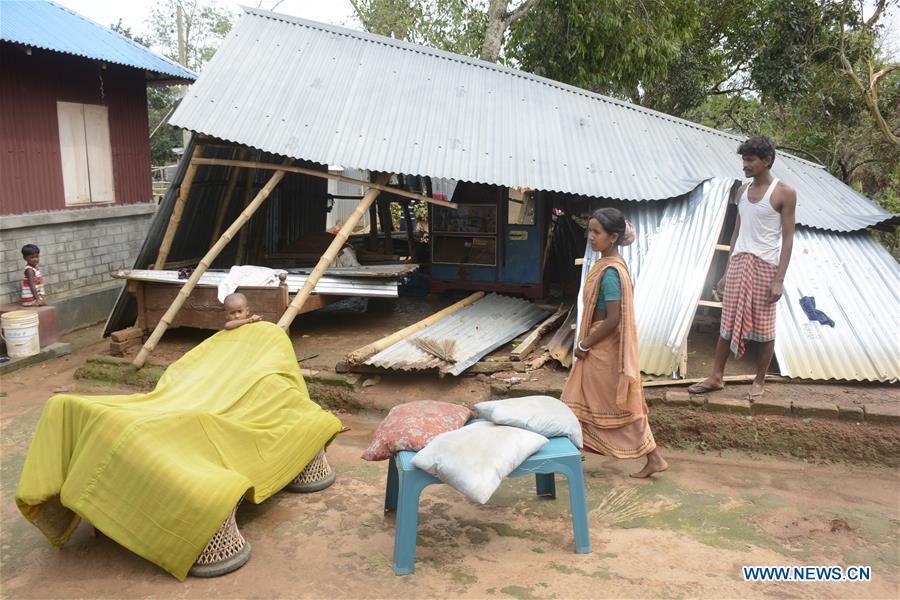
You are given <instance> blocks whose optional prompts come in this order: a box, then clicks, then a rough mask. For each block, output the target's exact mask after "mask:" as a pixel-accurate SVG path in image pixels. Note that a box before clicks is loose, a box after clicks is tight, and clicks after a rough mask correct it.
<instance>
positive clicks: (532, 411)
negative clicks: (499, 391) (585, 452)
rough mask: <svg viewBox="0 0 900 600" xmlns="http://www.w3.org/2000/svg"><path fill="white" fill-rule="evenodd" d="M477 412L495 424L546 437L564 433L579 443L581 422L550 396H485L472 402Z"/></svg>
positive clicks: (561, 403) (573, 441)
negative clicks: (502, 397)
mask: <svg viewBox="0 0 900 600" xmlns="http://www.w3.org/2000/svg"><path fill="white" fill-rule="evenodd" d="M475 410H476V411H478V416H480V417H481V418H482V419H487V420H488V421H491V422H492V423H496V424H497V425H509V426H511V427H520V428H522V429H527V430H528V431H533V432H534V433H539V434H541V435H542V436H544V437H547V438H554V437H567V438H569V440H570V441H571V442H572V443H573V444H575V446H576V447H578V448H581V447H582V446H583V442H582V434H581V423H579V422H578V417H576V416H575V413H573V412H572V409H571V408H569V407H568V406H567V405H566V404H565V403H563V402H560V401H559V400H557V399H556V398H554V397H552V396H524V397H522V398H507V399H505V400H488V401H486V402H479V403H478V404H476V405H475Z"/></svg>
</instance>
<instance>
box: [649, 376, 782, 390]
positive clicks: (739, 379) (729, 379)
mask: <svg viewBox="0 0 900 600" xmlns="http://www.w3.org/2000/svg"><path fill="white" fill-rule="evenodd" d="M723 379H724V380H725V383H750V382H752V381H753V380H754V379H756V375H726V376H725V377H724V378H723ZM705 380H706V377H693V378H691V379H650V380H647V381H643V382H642V384H643V386H644V387H645V388H647V387H663V386H670V385H672V386H675V385H692V384H694V383H700V382H701V381H705ZM766 381H772V382H776V383H785V382H788V381H790V379H789V378H787V377H782V376H781V375H766Z"/></svg>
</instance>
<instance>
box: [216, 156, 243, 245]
mask: <svg viewBox="0 0 900 600" xmlns="http://www.w3.org/2000/svg"><path fill="white" fill-rule="evenodd" d="M238 156H240V157H241V159H244V158H246V157H247V151H246V150H245V149H241V151H240V152H239V153H238ZM240 173H241V169H240V167H231V173H229V176H228V187H227V188H225V195H224V196H223V197H222V205H221V206H219V212H218V214H217V215H216V225H215V227H214V228H213V234H212V240H213V242H215V241H216V240H217V239H219V237H220V236H221V235H222V226H223V225H224V224H225V215H227V214H228V207H229V206H231V196H233V195H234V189H235V188H236V187H237V180H238V175H240Z"/></svg>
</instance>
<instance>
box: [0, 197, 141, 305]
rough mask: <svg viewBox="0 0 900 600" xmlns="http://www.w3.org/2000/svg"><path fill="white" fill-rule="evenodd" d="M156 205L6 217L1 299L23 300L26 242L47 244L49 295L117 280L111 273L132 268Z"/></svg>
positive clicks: (44, 268)
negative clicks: (21, 293)
mask: <svg viewBox="0 0 900 600" xmlns="http://www.w3.org/2000/svg"><path fill="white" fill-rule="evenodd" d="M152 210H153V207H152V205H151V206H146V205H143V206H134V207H111V208H106V209H96V211H94V212H95V214H93V215H87V214H86V211H69V212H71V213H73V214H72V215H71V216H72V219H68V218H67V217H68V216H69V215H68V214H66V213H65V212H58V213H42V214H32V215H22V216H20V217H4V218H3V219H2V222H0V303H15V302H18V301H19V290H20V282H21V280H22V274H23V271H24V269H25V261H24V260H23V259H22V252H21V249H22V246H24V245H25V244H29V243H30V244H37V245H38V247H40V249H41V263H40V269H41V272H42V273H43V274H44V284H45V289H46V291H47V298H48V300H49V302H50V303H51V304H53V303H55V301H56V300H60V299H64V298H68V297H72V296H77V295H79V294H81V293H85V292H90V291H94V290H97V289H100V288H103V287H110V286H113V285H117V283H116V280H114V279H112V278H111V277H110V273H111V272H112V271H115V270H116V269H121V268H131V266H132V265H133V264H134V259H135V256H136V255H137V253H138V250H139V249H140V247H141V244H143V242H144V238H145V236H146V234H147V229H148V227H149V225H150V220H151V219H152V218H153V214H152Z"/></svg>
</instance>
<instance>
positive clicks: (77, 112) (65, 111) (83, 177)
mask: <svg viewBox="0 0 900 600" xmlns="http://www.w3.org/2000/svg"><path fill="white" fill-rule="evenodd" d="M83 107H84V105H83V104H76V103H73V102H57V103H56V116H57V120H58V122H59V157H60V161H61V162H62V174H63V189H64V191H65V196H66V205H69V204H85V203H88V202H90V201H91V188H90V179H89V173H88V157H87V148H86V144H85V132H84V110H83Z"/></svg>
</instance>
